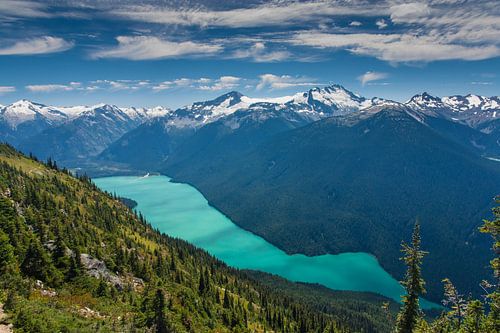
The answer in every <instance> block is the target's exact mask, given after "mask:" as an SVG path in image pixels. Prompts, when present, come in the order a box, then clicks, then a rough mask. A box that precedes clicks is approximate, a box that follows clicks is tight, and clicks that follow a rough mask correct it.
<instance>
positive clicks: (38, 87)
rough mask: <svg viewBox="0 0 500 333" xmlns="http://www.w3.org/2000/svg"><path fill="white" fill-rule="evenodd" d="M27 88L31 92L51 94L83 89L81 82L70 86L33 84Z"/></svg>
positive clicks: (72, 83)
mask: <svg viewBox="0 0 500 333" xmlns="http://www.w3.org/2000/svg"><path fill="white" fill-rule="evenodd" d="M25 88H26V89H27V90H29V91H31V92H41V93H49V92H54V91H72V90H76V89H79V88H81V83H80V82H71V83H69V84H33V85H27V86H25Z"/></svg>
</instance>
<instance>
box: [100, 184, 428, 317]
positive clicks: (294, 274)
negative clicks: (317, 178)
mask: <svg viewBox="0 0 500 333" xmlns="http://www.w3.org/2000/svg"><path fill="white" fill-rule="evenodd" d="M94 182H95V184H96V185H97V186H98V187H99V188H101V189H103V190H106V191H108V192H111V193H113V192H114V193H116V194H117V195H119V196H122V197H126V198H130V199H133V200H135V201H136V202H137V203H138V205H137V207H136V209H137V210H138V211H140V212H142V214H143V215H144V217H146V219H147V220H148V222H149V223H151V225H153V226H154V227H155V228H158V229H159V230H160V231H161V232H163V233H165V234H167V235H170V236H172V237H178V238H181V239H184V240H186V241H188V242H190V243H193V244H195V245H196V246H198V247H200V248H203V249H205V250H206V251H208V252H209V253H210V254H212V255H214V256H215V257H217V258H219V259H220V260H222V261H224V262H225V263H227V264H228V265H231V266H233V267H237V268H242V269H255V270H261V271H264V272H268V273H272V274H277V275H280V276H282V277H284V278H287V279H289V280H292V281H300V282H311V283H320V284H323V285H325V286H327V287H329V288H332V289H337V290H354V291H370V292H375V293H378V294H381V295H384V296H387V297H390V298H392V299H394V300H396V301H400V295H401V294H402V293H403V288H402V287H401V285H400V284H399V283H398V282H397V281H396V280H395V279H394V278H393V277H392V276H391V275H390V274H389V273H387V272H386V271H385V270H384V269H383V268H382V267H381V266H380V265H379V263H378V261H377V259H376V258H375V257H374V256H372V255H370V254H367V253H342V254H338V255H330V254H328V255H321V256H314V257H308V256H305V255H302V254H294V255H288V254H286V253H285V252H283V251H282V250H280V249H278V248H277V247H275V246H274V245H272V244H270V243H269V242H267V241H266V240H264V239H263V238H261V237H259V236H257V235H254V234H252V233H251V232H249V231H246V230H243V229H241V228H240V227H238V226H237V225H235V224H234V223H233V222H232V221H231V220H230V219H228V218H227V217H226V216H225V215H224V214H222V213H221V212H219V211H218V210H217V209H215V208H213V207H211V206H210V205H209V204H208V202H207V200H206V199H205V197H204V196H203V195H202V194H201V193H200V192H198V190H197V189H196V188H194V187H192V186H190V185H187V184H182V183H172V182H170V178H168V177H166V176H151V177H130V176H126V177H121V176H117V177H105V178H97V179H94ZM421 305H422V307H424V308H429V307H434V306H437V305H435V304H433V303H430V302H427V301H425V300H423V301H422V304H421Z"/></svg>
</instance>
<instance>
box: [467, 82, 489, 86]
mask: <svg viewBox="0 0 500 333" xmlns="http://www.w3.org/2000/svg"><path fill="white" fill-rule="evenodd" d="M470 84H472V85H475V86H491V85H492V84H493V82H491V81H472V82H471V83H470Z"/></svg>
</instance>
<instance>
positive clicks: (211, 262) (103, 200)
mask: <svg viewBox="0 0 500 333" xmlns="http://www.w3.org/2000/svg"><path fill="white" fill-rule="evenodd" d="M121 200H123V199H120V198H116V197H113V196H112V195H110V194H106V193H103V192H101V191H99V190H98V189H97V187H96V186H95V185H94V184H93V183H92V182H91V180H90V179H89V178H88V177H86V176H80V177H78V178H75V177H73V176H71V174H70V173H69V171H67V170H59V168H58V167H57V164H56V163H55V162H54V161H51V160H49V161H48V162H47V163H46V164H45V165H44V164H41V163H39V162H37V161H35V160H34V159H29V158H26V157H24V156H23V155H21V154H20V153H18V152H16V151H15V150H13V149H12V148H11V147H9V146H6V145H0V303H4V309H5V310H6V311H7V312H8V314H9V315H10V321H12V322H13V324H14V327H15V328H16V329H17V330H18V331H20V332H55V331H60V332H86V331H89V332H90V331H92V332H95V331H99V332H117V331H120V332H127V331H130V332H133V331H137V332H142V331H145V332H153V331H154V332H264V331H275V332H318V333H319V332H351V331H356V332H385V331H388V329H389V327H390V323H389V322H388V321H387V317H386V315H385V313H384V311H383V310H382V309H381V308H380V306H379V305H378V304H377V305H374V304H376V303H371V302H369V301H363V300H359V299H357V300H355V303H354V304H350V303H349V301H348V300H346V299H345V298H343V299H339V300H338V303H336V300H335V298H334V297H332V298H331V299H329V300H328V302H324V303H322V304H325V306H323V307H321V308H320V307H318V306H315V305H314V302H311V301H310V300H308V299H306V298H304V297H303V296H304V294H308V293H311V290H313V289H315V288H316V287H313V286H309V287H308V286H304V287H303V288H302V289H299V290H301V292H299V293H297V291H295V292H290V289H291V288H290V287H286V288H285V287H282V288H277V287H276V283H278V282H273V284H271V283H268V284H266V283H265V281H264V282H259V281H258V279H256V278H255V277H252V276H250V275H249V274H248V273H247V272H244V271H238V270H235V269H232V268H230V267H227V266H226V265H225V264H224V263H222V262H220V261H219V260H217V259H216V258H214V257H212V256H211V255H209V254H208V253H206V252H205V251H202V250H200V249H198V248H196V247H194V246H192V245H191V244H188V243H186V242H184V241H182V240H179V239H174V238H171V237H168V236H165V235H163V234H161V233H160V232H158V231H157V230H154V229H153V228H152V227H151V226H150V225H148V224H147V222H146V221H145V220H144V218H143V217H142V216H141V215H140V214H136V213H135V212H133V211H132V210H130V209H129V208H127V207H126V206H125V205H124V204H123V202H122V201H121ZM287 283H288V282H287ZM278 284H279V283H278ZM328 304H329V305H328ZM344 305H345V306H344ZM360 307H361V308H364V309H366V311H367V312H366V313H362V312H358V310H357V309H359V308H360ZM341 308H345V310H344V311H339V309H341Z"/></svg>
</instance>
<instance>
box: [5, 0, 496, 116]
mask: <svg viewBox="0 0 500 333" xmlns="http://www.w3.org/2000/svg"><path fill="white" fill-rule="evenodd" d="M330 83H338V84H342V85H344V86H345V87H346V88H348V89H350V90H352V91H354V92H357V93H360V94H361V95H364V96H367V97H373V96H380V97H385V98H391V99H395V100H398V101H403V100H406V99H408V98H409V97H411V96H412V95H414V94H416V93H420V92H423V91H427V92H429V93H431V94H434V95H439V96H443V95H453V94H466V93H476V94H482V95H487V96H492V95H499V94H500V89H499V84H500V6H498V1H496V0H488V1H483V0H476V1H464V0H424V1H415V2H411V1H397V0H389V1H368V0H351V1H335V0H314V1H284V0H280V1H258V0H250V1H235V0H232V1H231V0H230V1H215V0H205V1H199V0H198V1H194V0H193V1H190V0H177V1H127V0H123V1H110V0H101V1H72V0H57V1H51V0H47V1H38V2H37V1H22V0H2V1H0V104H7V103H10V102H13V101H15V100H18V99H21V98H28V99H31V100H34V101H38V102H42V103H46V104H53V105H75V104H95V103H99V102H106V103H113V104H117V105H120V106H129V105H133V106H154V105H164V106H168V107H178V106H181V105H184V104H188V103H191V102H193V101H197V100H205V99H209V98H213V97H215V96H218V95H221V94H223V93H225V92H227V91H230V90H238V91H240V92H242V93H244V94H246V95H249V96H252V97H258V96H282V95H289V94H292V93H295V92H298V91H304V90H307V89H309V88H311V87H313V86H323V85H327V84H330Z"/></svg>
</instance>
